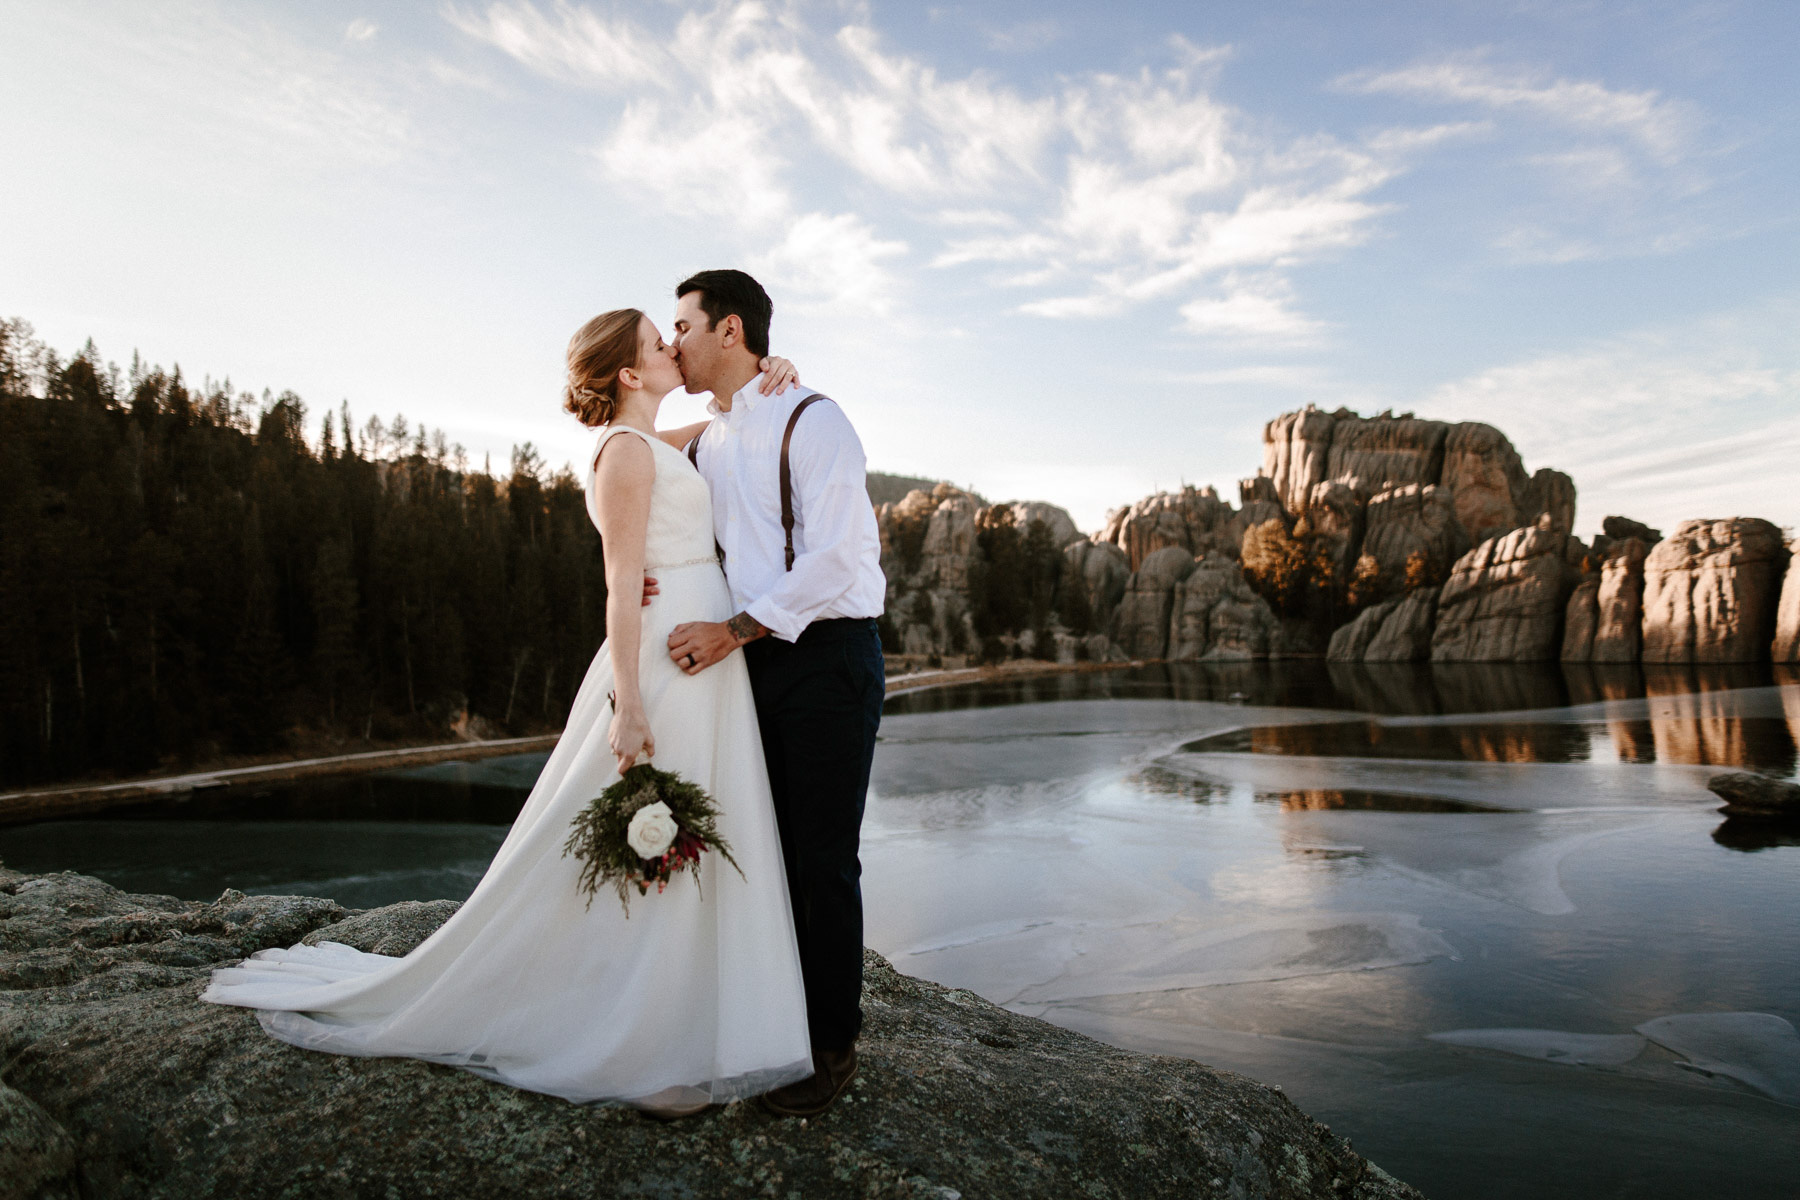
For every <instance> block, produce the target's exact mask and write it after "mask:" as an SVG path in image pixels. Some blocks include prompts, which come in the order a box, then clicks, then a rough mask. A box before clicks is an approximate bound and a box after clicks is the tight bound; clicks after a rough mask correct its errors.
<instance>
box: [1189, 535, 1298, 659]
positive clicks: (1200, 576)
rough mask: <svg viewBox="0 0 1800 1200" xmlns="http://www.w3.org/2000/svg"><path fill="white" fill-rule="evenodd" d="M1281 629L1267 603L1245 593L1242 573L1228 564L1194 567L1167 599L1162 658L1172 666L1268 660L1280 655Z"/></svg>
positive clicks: (1222, 561)
mask: <svg viewBox="0 0 1800 1200" xmlns="http://www.w3.org/2000/svg"><path fill="white" fill-rule="evenodd" d="M1280 647H1281V626H1280V623H1279V622H1277V621H1276V619H1275V613H1274V612H1273V611H1272V610H1271V609H1270V608H1269V604H1268V601H1266V600H1264V599H1263V598H1262V597H1261V596H1258V595H1257V594H1256V593H1255V592H1253V591H1251V590H1250V585H1249V584H1248V583H1247V582H1245V580H1244V573H1243V572H1242V571H1241V570H1239V569H1238V565H1237V564H1236V563H1234V562H1232V561H1231V560H1230V559H1227V558H1207V559H1202V560H1200V561H1199V562H1196V563H1194V564H1193V566H1192V569H1191V570H1190V571H1189V572H1188V574H1187V575H1186V577H1185V578H1183V579H1180V580H1178V581H1177V582H1176V583H1175V585H1174V587H1173V589H1172V590H1171V592H1170V596H1169V639H1168V646H1167V649H1166V651H1165V652H1164V654H1163V657H1164V658H1167V659H1169V660H1171V661H1173V662H1210V661H1232V660H1245V659H1253V658H1268V657H1270V655H1271V654H1274V653H1276V652H1278V651H1279V650H1280Z"/></svg>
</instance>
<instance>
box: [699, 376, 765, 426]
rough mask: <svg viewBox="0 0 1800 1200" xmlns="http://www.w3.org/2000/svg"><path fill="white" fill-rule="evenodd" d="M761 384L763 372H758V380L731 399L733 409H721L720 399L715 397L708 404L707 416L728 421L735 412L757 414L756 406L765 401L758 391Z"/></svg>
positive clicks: (741, 389)
mask: <svg viewBox="0 0 1800 1200" xmlns="http://www.w3.org/2000/svg"><path fill="white" fill-rule="evenodd" d="M761 382H762V372H760V371H758V372H757V374H756V378H754V379H752V380H751V381H750V382H749V383H746V384H745V385H744V386H743V387H741V388H739V389H738V390H737V394H736V395H735V396H733V397H732V398H731V408H730V409H729V410H726V409H723V408H720V407H719V399H718V397H717V396H715V397H713V398H712V399H711V400H708V401H707V402H706V411H707V414H708V415H709V416H713V417H724V418H725V419H726V420H730V419H731V414H732V413H735V412H740V411H741V412H755V411H756V406H757V405H758V404H759V403H761V402H762V400H763V394H762V393H761V392H760V391H758V390H757V385H758V384H760V383H761Z"/></svg>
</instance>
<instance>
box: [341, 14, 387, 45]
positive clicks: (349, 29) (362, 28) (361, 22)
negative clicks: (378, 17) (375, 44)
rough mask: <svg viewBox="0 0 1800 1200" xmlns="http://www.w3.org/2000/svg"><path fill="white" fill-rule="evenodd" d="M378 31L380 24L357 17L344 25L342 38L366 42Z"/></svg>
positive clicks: (348, 40) (347, 40) (349, 40)
mask: <svg viewBox="0 0 1800 1200" xmlns="http://www.w3.org/2000/svg"><path fill="white" fill-rule="evenodd" d="M380 31H381V26H379V25H377V24H375V22H373V21H371V20H369V18H367V17H358V18H356V20H354V21H352V22H350V24H348V25H346V26H345V27H344V40H345V41H346V42H367V41H370V40H372V39H373V38H374V37H375V35H376V34H377V33H379V32H380Z"/></svg>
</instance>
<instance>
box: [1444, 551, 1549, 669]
mask: <svg viewBox="0 0 1800 1200" xmlns="http://www.w3.org/2000/svg"><path fill="white" fill-rule="evenodd" d="M1569 541H1570V539H1569V538H1568V537H1567V536H1566V535H1564V534H1561V533H1557V532H1555V531H1553V530H1550V529H1536V528H1532V529H1515V530H1513V531H1512V532H1511V533H1509V534H1506V535H1505V536H1503V537H1497V538H1490V539H1488V540H1487V541H1485V542H1483V543H1481V544H1480V545H1479V546H1477V547H1475V549H1473V550H1471V551H1469V552H1468V553H1467V554H1465V555H1463V556H1462V557H1461V558H1459V559H1458V560H1457V561H1456V566H1455V567H1454V568H1452V569H1451V572H1450V578H1449V580H1448V581H1447V582H1446V583H1445V584H1444V588H1443V592H1442V593H1441V594H1440V595H1439V598H1438V608H1437V628H1436V630H1435V632H1434V633H1433V634H1432V640H1431V658H1432V661H1433V662H1537V661H1545V660H1554V659H1556V658H1557V657H1558V656H1559V654H1560V651H1561V649H1562V621H1563V609H1564V606H1565V605H1566V604H1567V602H1568V597H1569V592H1570V591H1571V590H1572V589H1573V587H1574V584H1575V579H1574V577H1573V575H1572V572H1571V571H1570V569H1569V565H1568V562H1567V561H1566V556H1567V555H1568V552H1569Z"/></svg>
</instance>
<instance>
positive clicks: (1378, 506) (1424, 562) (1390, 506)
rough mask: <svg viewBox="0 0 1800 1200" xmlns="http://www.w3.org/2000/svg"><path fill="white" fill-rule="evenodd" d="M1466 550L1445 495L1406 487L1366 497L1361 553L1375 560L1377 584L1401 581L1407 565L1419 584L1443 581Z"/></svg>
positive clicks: (1421, 487) (1446, 492)
mask: <svg viewBox="0 0 1800 1200" xmlns="http://www.w3.org/2000/svg"><path fill="white" fill-rule="evenodd" d="M1468 549H1469V545H1468V540H1467V535H1466V534H1464V532H1463V528H1462V523H1461V522H1459V521H1458V520H1457V519H1456V508H1455V506H1454V505H1453V504H1452V503H1451V502H1450V492H1449V490H1448V489H1446V488H1442V487H1439V486H1438V485H1437V484H1429V483H1428V484H1418V483H1408V484H1402V485H1400V486H1398V487H1392V488H1388V489H1386V490H1385V491H1381V492H1377V493H1376V494H1375V495H1374V496H1372V497H1370V499H1369V507H1368V512H1367V515H1366V516H1365V518H1364V532H1363V540H1362V553H1363V554H1366V555H1368V556H1370V557H1371V558H1373V559H1374V560H1375V562H1376V564H1377V566H1378V567H1379V568H1380V572H1381V578H1383V579H1387V580H1404V579H1405V578H1406V574H1407V564H1408V563H1409V562H1413V561H1416V562H1417V563H1418V564H1419V571H1420V572H1421V574H1422V575H1423V576H1424V578H1427V579H1433V580H1439V579H1443V578H1445V577H1446V576H1448V575H1449V574H1450V567H1451V564H1453V563H1454V562H1455V561H1456V560H1457V559H1458V558H1460V557H1462V555H1463V554H1464V552H1466V551H1467V550H1468ZM1414 555H1417V556H1418V557H1417V559H1416V560H1415V559H1414Z"/></svg>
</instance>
